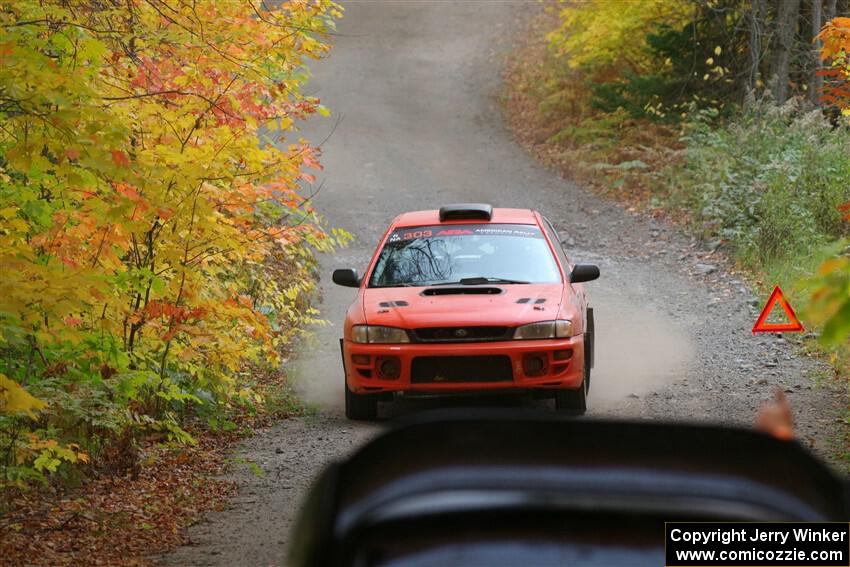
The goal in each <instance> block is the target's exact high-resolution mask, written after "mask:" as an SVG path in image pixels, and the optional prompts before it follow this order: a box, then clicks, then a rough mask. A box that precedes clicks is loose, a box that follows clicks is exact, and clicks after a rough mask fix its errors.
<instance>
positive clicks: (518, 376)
mask: <svg viewBox="0 0 850 567" xmlns="http://www.w3.org/2000/svg"><path fill="white" fill-rule="evenodd" d="M598 277H599V268H597V267H596V266H593V265H587V264H576V265H573V264H571V263H570V261H569V259H568V258H567V256H566V254H565V253H564V250H563V248H562V247H561V244H560V239H559V238H558V235H557V233H556V232H555V229H554V228H553V227H552V223H550V222H549V221H548V220H547V219H546V218H544V217H543V216H541V215H540V214H539V213H537V212H535V211H531V210H527V209H494V208H492V207H491V206H490V205H484V204H461V205H449V206H445V207H442V208H441V209H440V210H439V211H436V210H431V211H417V212H410V213H404V214H402V215H400V216H398V217H397V218H396V219H395V220H394V221H393V222H392V224H391V225H390V227H389V229H388V230H387V232H386V234H385V235H384V237H383V239H382V241H381V244H380V246H378V249H377V251H376V252H375V254H374V256H373V257H372V261H371V262H370V264H369V269H368V270H367V271H366V274H365V275H364V277H363V278H360V276H359V275H358V274H357V272H356V271H355V270H352V269H340V270H335V271H334V273H333V281H334V283H336V284H338V285H342V286H348V287H355V288H358V293H357V297H356V299H355V300H354V303H352V304H351V307H350V308H349V309H348V313H347V315H346V318H345V330H344V338H343V339H341V340H340V344H341V349H342V359H343V367H344V369H345V413H346V416H347V417H349V418H350V419H374V418H376V417H377V413H378V402H379V401H381V400H386V399H388V398H390V399H391V398H392V396H393V394H398V393H405V394H416V393H422V394H439V393H443V394H458V393H475V392H484V391H488V392H500V391H501V392H504V391H512V392H534V393H537V394H542V395H548V396H551V397H554V398H555V406H556V407H557V408H558V409H562V410H566V411H570V412H573V413H576V414H581V413H584V411H585V408H586V397H587V391H588V388H589V384H590V369H591V367H592V366H593V340H594V339H593V310H592V309H589V308H588V306H587V295H586V293H585V290H584V286H583V285H582V282H586V281H590V280H594V279H596V278H598Z"/></svg>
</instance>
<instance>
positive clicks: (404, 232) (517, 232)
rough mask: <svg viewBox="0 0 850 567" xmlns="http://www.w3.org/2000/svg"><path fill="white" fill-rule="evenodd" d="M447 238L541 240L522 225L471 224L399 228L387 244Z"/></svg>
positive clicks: (536, 230)
mask: <svg viewBox="0 0 850 567" xmlns="http://www.w3.org/2000/svg"><path fill="white" fill-rule="evenodd" d="M448 236H518V237H522V238H543V233H541V232H540V229H539V228H537V227H536V226H531V225H523V224H486V225H481V224H477V225H475V224H472V225H452V226H451V227H445V226H417V227H415V228H400V229H397V230H394V231H393V233H392V234H391V235H390V238H389V242H402V241H405V240H415V239H420V238H445V237H448Z"/></svg>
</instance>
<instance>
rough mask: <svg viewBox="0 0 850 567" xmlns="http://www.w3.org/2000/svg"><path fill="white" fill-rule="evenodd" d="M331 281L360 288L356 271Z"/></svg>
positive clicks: (337, 273) (347, 271)
mask: <svg viewBox="0 0 850 567" xmlns="http://www.w3.org/2000/svg"><path fill="white" fill-rule="evenodd" d="M596 273H597V275H598V274H599V271H598V270H597V272H596ZM332 279H333V281H334V283H335V284H336V285H342V286H345V287H360V276H358V275H357V270H352V269H351V268H342V269H340V270H334V274H333V278H332Z"/></svg>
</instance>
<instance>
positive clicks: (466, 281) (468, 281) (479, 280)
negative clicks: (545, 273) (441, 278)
mask: <svg viewBox="0 0 850 567" xmlns="http://www.w3.org/2000/svg"><path fill="white" fill-rule="evenodd" d="M488 283H495V284H527V283H531V282H524V281H521V280H509V279H505V278H488V277H486V276H476V277H474V278H461V279H460V280H458V281H456V282H440V283H435V284H431V285H481V284H488Z"/></svg>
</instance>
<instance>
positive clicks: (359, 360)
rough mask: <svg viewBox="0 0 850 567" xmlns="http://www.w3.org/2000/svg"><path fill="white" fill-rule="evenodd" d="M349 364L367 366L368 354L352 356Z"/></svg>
mask: <svg viewBox="0 0 850 567" xmlns="http://www.w3.org/2000/svg"><path fill="white" fill-rule="evenodd" d="M351 362H353V363H354V364H362V365H363V366H366V365H368V364H369V355H368V354H352V355H351Z"/></svg>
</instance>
